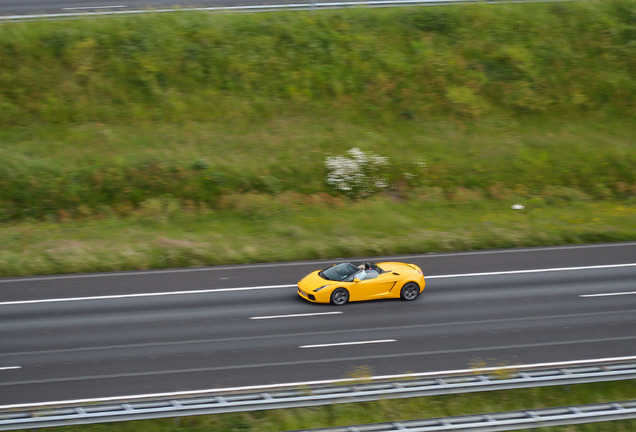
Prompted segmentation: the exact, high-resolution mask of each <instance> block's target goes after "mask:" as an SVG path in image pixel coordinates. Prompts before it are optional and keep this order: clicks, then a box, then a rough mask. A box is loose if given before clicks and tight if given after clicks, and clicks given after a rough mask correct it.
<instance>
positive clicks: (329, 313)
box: [250, 312, 342, 320]
mask: <svg viewBox="0 0 636 432" xmlns="http://www.w3.org/2000/svg"><path fill="white" fill-rule="evenodd" d="M341 313H342V312H316V313H303V314H290V315H269V316H255V317H250V319H251V320H264V319H276V318H298V317H310V316H321V315H338V314H341Z"/></svg>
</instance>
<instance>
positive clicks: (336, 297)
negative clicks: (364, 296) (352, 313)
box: [331, 288, 349, 306]
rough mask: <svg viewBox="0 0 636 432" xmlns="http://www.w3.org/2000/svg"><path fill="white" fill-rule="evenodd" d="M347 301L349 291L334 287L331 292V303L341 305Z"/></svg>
mask: <svg viewBox="0 0 636 432" xmlns="http://www.w3.org/2000/svg"><path fill="white" fill-rule="evenodd" d="M348 301H349V291H347V290H346V289H344V288H336V289H335V290H334V292H332V293H331V304H334V305H337V306H342V305H343V304H345V303H347V302H348Z"/></svg>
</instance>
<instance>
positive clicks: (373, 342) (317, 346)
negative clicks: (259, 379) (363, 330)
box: [298, 339, 397, 348]
mask: <svg viewBox="0 0 636 432" xmlns="http://www.w3.org/2000/svg"><path fill="white" fill-rule="evenodd" d="M388 342H397V340H395V339H379V340H370V341H357V342H340V343H328V344H317V345H300V346H299V347H298V348H325V347H333V346H346V345H365V344H378V343H388Z"/></svg>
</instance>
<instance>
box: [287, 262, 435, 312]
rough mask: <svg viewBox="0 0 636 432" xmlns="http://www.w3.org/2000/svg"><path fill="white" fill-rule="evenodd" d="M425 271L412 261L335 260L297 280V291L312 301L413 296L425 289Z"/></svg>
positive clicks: (335, 301) (328, 301) (413, 297)
mask: <svg viewBox="0 0 636 432" xmlns="http://www.w3.org/2000/svg"><path fill="white" fill-rule="evenodd" d="M424 283H425V282H424V274H423V273H422V269H420V268H419V267H418V266H416V265H415V264H406V263H400V262H381V263H364V264H360V265H356V264H352V263H350V262H343V263H339V264H334V265H333V266H331V267H328V268H326V269H324V270H316V271H314V272H312V273H309V274H308V275H307V276H305V277H304V278H302V279H301V280H300V281H298V295H300V296H301V297H302V298H304V299H306V300H309V301H311V302H314V303H331V304H334V305H343V304H345V303H347V302H349V301H362V300H375V299H385V298H401V299H402V300H408V301H410V300H415V299H416V298H417V296H419V295H420V293H421V292H422V291H423V290H424Z"/></svg>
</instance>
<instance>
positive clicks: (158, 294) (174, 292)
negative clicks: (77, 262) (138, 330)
mask: <svg viewBox="0 0 636 432" xmlns="http://www.w3.org/2000/svg"><path fill="white" fill-rule="evenodd" d="M295 286H296V284H294V285H264V286H254V287H237V288H215V289H207V290H192V291H169V292H153V293H142V294H118V295H107V296H94V297H67V298H59V299H42V300H16V301H7V302H0V306H7V305H19V304H36V303H58V302H72V301H83V300H112V299H122V298H136V297H160V296H173V295H185V294H208V293H216V292H228V291H256V290H264V289H275V288H291V287H295Z"/></svg>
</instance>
